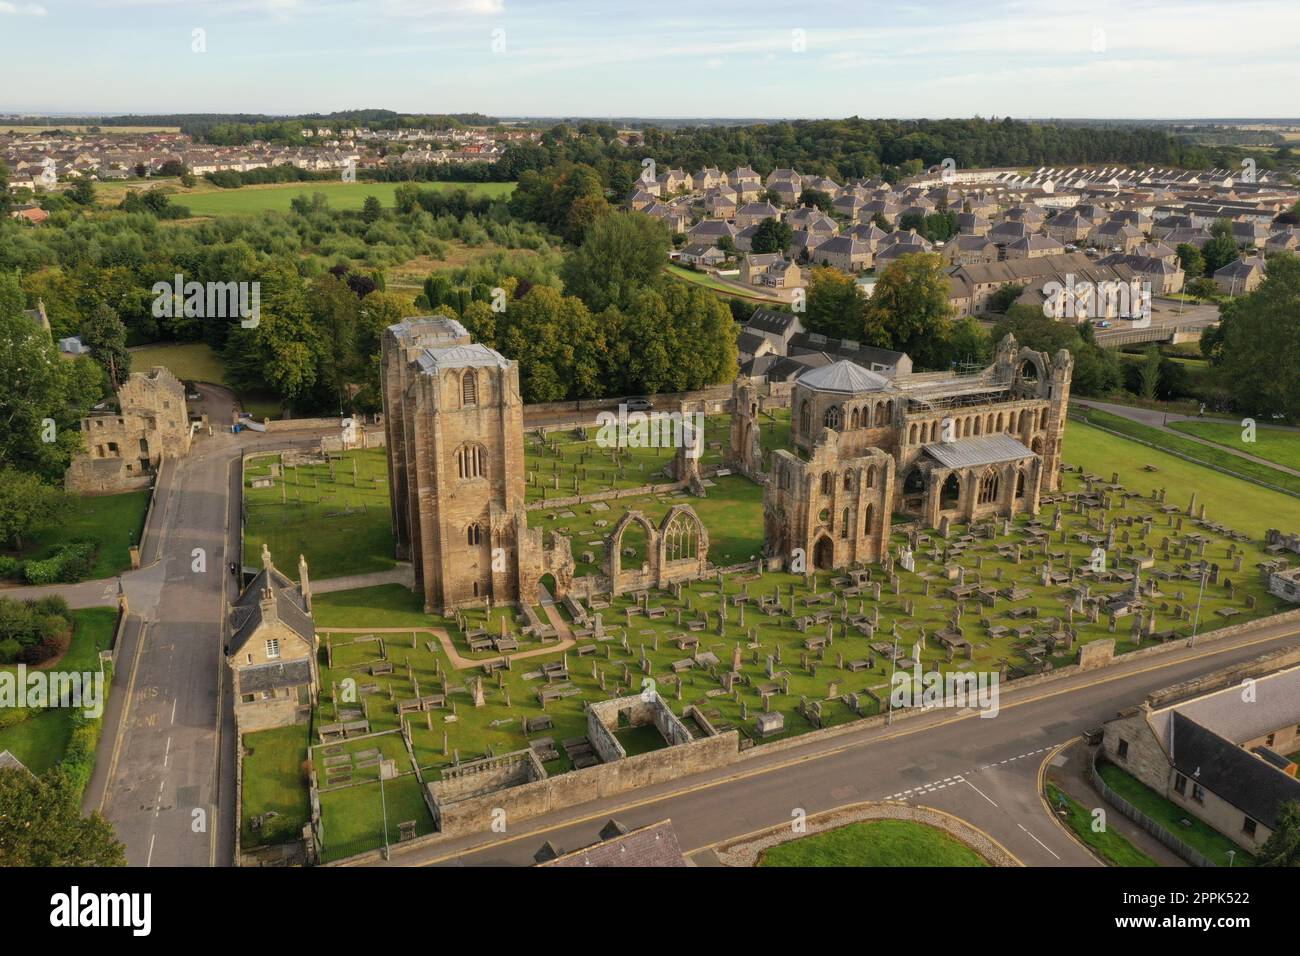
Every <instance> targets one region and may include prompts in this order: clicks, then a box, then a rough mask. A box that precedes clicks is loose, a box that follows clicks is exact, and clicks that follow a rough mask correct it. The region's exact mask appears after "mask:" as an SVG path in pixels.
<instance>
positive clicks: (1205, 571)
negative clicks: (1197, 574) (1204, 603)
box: [1187, 561, 1210, 647]
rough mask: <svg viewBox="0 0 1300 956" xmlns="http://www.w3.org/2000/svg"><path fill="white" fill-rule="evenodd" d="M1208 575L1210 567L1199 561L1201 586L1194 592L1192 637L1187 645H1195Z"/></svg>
mask: <svg viewBox="0 0 1300 956" xmlns="http://www.w3.org/2000/svg"><path fill="white" fill-rule="evenodd" d="M1209 576H1210V569H1209V567H1207V566H1206V564H1205V562H1204V561H1202V562H1201V587H1200V590H1199V591H1197V593H1196V615H1195V617H1193V618H1192V639H1191V640H1190V641H1188V642H1187V646H1188V647H1195V646H1196V629H1197V627H1198V626H1199V625H1200V623H1201V598H1202V597H1204V596H1205V580H1206V578H1208V577H1209Z"/></svg>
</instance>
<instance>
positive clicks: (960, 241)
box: [943, 233, 998, 266]
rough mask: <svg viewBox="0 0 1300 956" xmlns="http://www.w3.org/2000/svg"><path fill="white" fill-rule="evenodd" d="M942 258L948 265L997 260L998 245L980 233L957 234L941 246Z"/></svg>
mask: <svg viewBox="0 0 1300 956" xmlns="http://www.w3.org/2000/svg"><path fill="white" fill-rule="evenodd" d="M943 256H944V259H945V260H946V261H947V262H948V263H949V265H955V266H961V265H967V264H969V263H974V262H997V261H998V247H997V246H995V245H994V244H993V243H991V242H989V241H988V239H987V238H985V237H984V236H981V235H976V234H973V233H972V234H970V235H958V236H954V237H953V238H952V239H950V240H949V241H948V243H947V245H945V246H944V247H943Z"/></svg>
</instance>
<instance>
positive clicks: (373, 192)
mask: <svg viewBox="0 0 1300 956" xmlns="http://www.w3.org/2000/svg"><path fill="white" fill-rule="evenodd" d="M400 185H402V184H401V183H373V182H356V183H345V182H341V181H340V182H333V181H321V182H305V183H274V184H268V185H262V186H241V187H240V188H238V189H215V188H214V189H212V190H210V191H202V192H200V191H195V192H184V191H182V192H181V193H180V194H179V195H177V196H176V198H175V202H176V203H178V204H179V205H182V206H185V207H187V208H188V209H189V210H190V212H191V213H192V214H194V215H195V216H252V215H257V214H258V213H262V212H267V211H273V212H288V211H289V206H290V203H292V202H293V200H294V199H295V198H296V197H298V196H311V195H312V194H313V193H323V194H324V195H325V197H326V199H327V200H328V201H329V204H330V208H332V209H353V210H355V209H360V208H361V207H362V205H363V204H364V203H365V201H366V197H367V196H377V197H379V201H380V202H381V203H383V204H384V206H386V207H390V208H391V207H392V205H393V193H394V192H395V191H396V190H397V187H398V186H400ZM416 185H418V186H419V187H420V188H421V189H437V190H440V191H450V190H455V189H464V190H466V191H467V192H469V193H471V194H475V195H487V196H491V197H496V196H508V195H510V193H511V192H512V191H513V190H514V188H515V184H514V183H450V182H439V183H417V184H416Z"/></svg>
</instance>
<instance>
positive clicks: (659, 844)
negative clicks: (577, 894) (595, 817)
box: [538, 820, 690, 867]
mask: <svg viewBox="0 0 1300 956" xmlns="http://www.w3.org/2000/svg"><path fill="white" fill-rule="evenodd" d="M607 832H610V831H609V828H606V829H605V830H602V831H601V833H602V834H605V833H607ZM689 865H690V864H688V863H687V862H686V858H685V857H684V856H683V855H682V848H681V844H679V843H678V842H677V833H676V831H675V830H673V825H672V821H670V820H662V821H660V822H659V823H652V824H650V826H647V827H641V829H639V830H631V831H629V832H627V833H624V834H621V835H617V836H610V837H607V838H605V839H602V840H601V841H600V842H599V843H593V844H592V845H591V846H588V847H583V848H582V849H581V850H574V851H573V852H571V853H565V854H563V855H562V856H558V857H556V858H555V859H553V860H547V861H546V862H544V863H539V864H538V866H560V867H585V866H635V867H642V866H689Z"/></svg>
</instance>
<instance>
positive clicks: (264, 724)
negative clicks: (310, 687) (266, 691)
mask: <svg viewBox="0 0 1300 956" xmlns="http://www.w3.org/2000/svg"><path fill="white" fill-rule="evenodd" d="M235 703H236V707H235V720H236V723H237V724H238V729H239V733H240V734H255V733H257V732H258V731H259V730H271V729H273V728H275V727H288V726H291V725H292V724H295V723H303V722H304V720H303V718H304V716H305V713H299V711H300V710H304V711H305V708H302V707H301V706H300V705H299V703H298V697H297V694H291V695H290V696H288V697H273V698H270V699H268V700H259V701H257V702H256V703H246V704H243V705H242V706H240V701H238V700H236V702H235Z"/></svg>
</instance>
